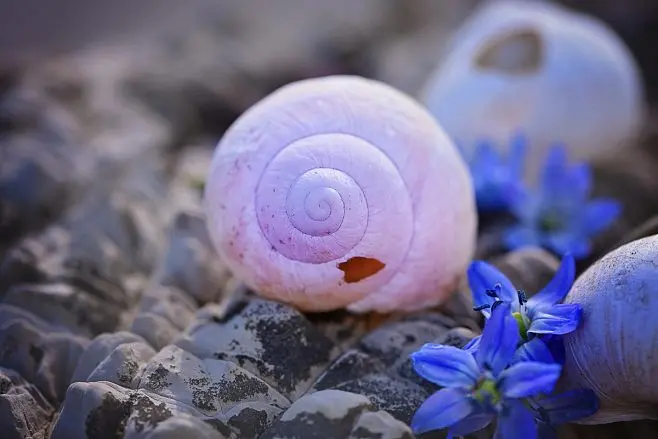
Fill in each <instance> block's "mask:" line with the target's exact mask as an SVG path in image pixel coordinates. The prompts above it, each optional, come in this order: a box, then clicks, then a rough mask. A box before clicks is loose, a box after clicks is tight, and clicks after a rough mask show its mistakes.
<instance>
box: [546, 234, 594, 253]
mask: <svg viewBox="0 0 658 439" xmlns="http://www.w3.org/2000/svg"><path fill="white" fill-rule="evenodd" d="M545 239H546V244H547V246H548V247H549V248H550V249H551V250H553V251H554V252H555V253H557V254H559V255H566V254H571V255H572V256H573V257H574V258H576V259H582V258H585V257H587V256H588V255H589V254H590V253H591V251H592V246H591V244H590V242H589V240H588V239H587V237H586V236H583V235H582V234H581V233H580V232H579V231H578V230H568V231H565V232H562V233H552V234H550V235H548V236H546V238H545Z"/></svg>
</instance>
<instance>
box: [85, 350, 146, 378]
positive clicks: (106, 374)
mask: <svg viewBox="0 0 658 439" xmlns="http://www.w3.org/2000/svg"><path fill="white" fill-rule="evenodd" d="M154 355H155V351H154V350H153V348H152V347H151V346H149V345H147V344H145V343H141V342H134V343H124V344H121V345H119V346H117V347H116V348H114V350H113V351H112V352H111V353H110V355H108V356H107V357H106V358H105V359H104V360H103V361H101V363H100V364H99V365H98V366H96V369H94V371H93V372H92V373H91V374H89V377H87V380H86V381H89V382H93V381H107V382H110V383H115V384H118V385H120V386H123V387H126V388H129V389H136V388H137V385H138V383H139V374H140V372H141V370H142V369H143V368H144V367H145V366H146V363H147V362H148V360H150V359H151V357H153V356H154Z"/></svg>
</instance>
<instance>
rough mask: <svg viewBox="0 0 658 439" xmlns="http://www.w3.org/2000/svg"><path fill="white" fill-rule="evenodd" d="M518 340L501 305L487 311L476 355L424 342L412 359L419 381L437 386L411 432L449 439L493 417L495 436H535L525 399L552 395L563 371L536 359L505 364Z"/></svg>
mask: <svg viewBox="0 0 658 439" xmlns="http://www.w3.org/2000/svg"><path fill="white" fill-rule="evenodd" d="M519 341H520V335H519V328H518V325H517V323H516V320H515V318H514V317H513V316H512V313H511V305H510V304H509V303H503V302H501V303H500V304H499V305H497V306H496V307H495V309H494V310H493V311H492V313H491V317H490V318H489V320H487V322H486V324H485V327H484V331H483V333H482V336H481V338H480V341H479V347H478V349H477V351H476V352H474V353H473V352H469V351H467V350H462V349H458V348H456V347H452V346H444V345H438V344H432V343H430V344H425V345H424V346H423V347H422V348H421V349H420V350H419V351H417V352H415V353H413V354H412V355H411V358H412V362H413V366H414V369H415V370H416V372H417V373H418V374H419V375H420V376H422V377H423V378H425V379H427V380H429V381H431V382H433V383H435V384H437V385H439V386H442V387H443V389H441V390H439V391H438V392H436V393H434V394H433V395H432V396H430V397H429V398H428V399H427V400H426V401H425V402H424V403H423V404H422V405H421V406H420V408H419V409H418V410H417V411H416V413H415V415H414V417H413V419H412V421H411V426H412V429H413V430H414V433H416V434H420V433H424V432H427V431H431V430H437V429H443V428H449V436H448V437H453V435H460V436H463V435H466V434H470V433H472V432H474V431H477V430H480V429H482V428H484V427H486V426H487V425H489V423H491V422H492V421H493V419H494V417H496V416H497V417H498V422H497V431H496V437H501V438H506V439H515V438H520V439H532V438H536V437H537V425H536V423H535V419H536V414H535V412H534V411H533V410H532V409H530V408H529V407H528V406H527V405H526V402H525V400H526V398H530V397H535V396H539V395H541V394H548V393H550V392H552V390H553V387H554V386H555V383H556V381H557V380H558V378H559V376H560V372H561V370H562V367H561V366H560V365H558V364H548V363H542V362H536V361H521V362H517V363H515V364H513V365H511V366H510V363H511V362H512V359H513V357H514V355H515V353H516V348H517V344H518V343H519Z"/></svg>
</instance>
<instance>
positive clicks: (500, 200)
mask: <svg viewBox="0 0 658 439" xmlns="http://www.w3.org/2000/svg"><path fill="white" fill-rule="evenodd" d="M525 152H526V139H525V137H523V136H522V135H521V134H517V135H515V136H514V137H513V138H512V140H511V142H510V149H509V154H508V156H507V160H504V158H503V157H502V155H501V154H500V152H499V151H498V150H497V149H496V147H495V145H494V144H493V143H492V142H490V141H487V140H482V141H480V142H479V143H478V144H476V145H475V148H474V151H473V153H472V155H471V157H470V158H469V159H468V160H467V161H468V162H469V167H470V171H471V176H472V178H473V186H474V188H475V199H476V202H477V207H478V211H480V212H500V211H508V210H509V208H510V203H511V201H512V200H513V199H515V198H516V194H517V192H521V191H522V190H523V165H524V161H525Z"/></svg>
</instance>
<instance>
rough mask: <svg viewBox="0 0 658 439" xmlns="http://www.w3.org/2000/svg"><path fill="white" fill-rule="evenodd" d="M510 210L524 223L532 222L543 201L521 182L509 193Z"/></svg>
mask: <svg viewBox="0 0 658 439" xmlns="http://www.w3.org/2000/svg"><path fill="white" fill-rule="evenodd" d="M508 198H509V205H510V206H509V209H510V212H511V213H512V214H513V215H514V216H515V217H516V218H517V219H519V220H520V221H521V222H522V223H528V224H530V223H532V222H533V221H534V220H535V218H536V216H537V214H538V213H539V208H540V207H541V203H540V200H539V198H538V197H537V196H536V194H535V193H534V192H533V191H531V190H529V189H528V188H526V187H525V186H523V185H522V184H520V182H519V184H518V185H516V186H515V188H514V190H513V191H510V193H509V194H508Z"/></svg>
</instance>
